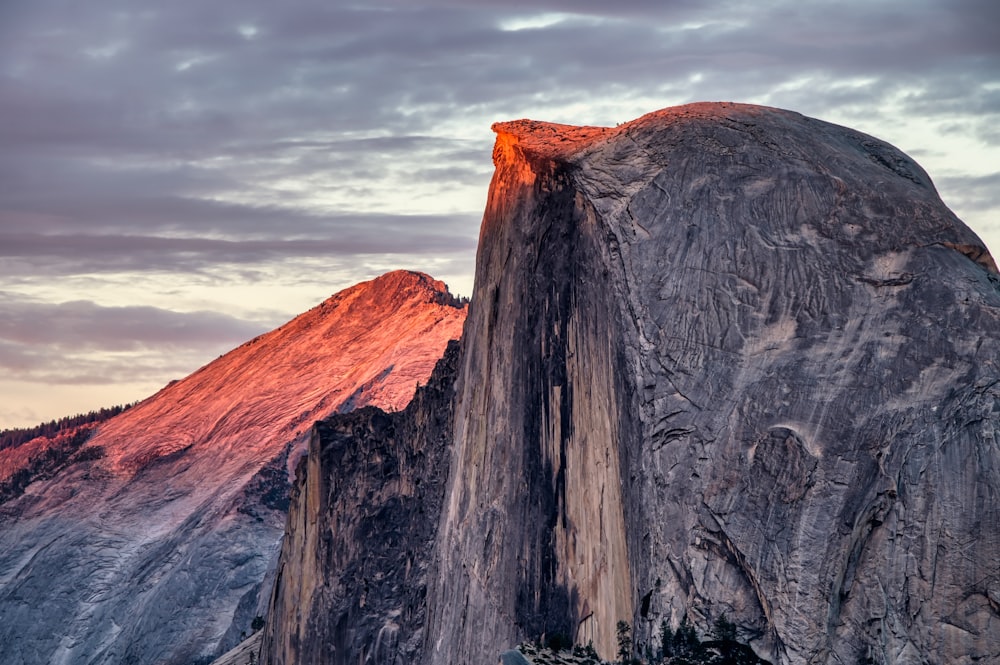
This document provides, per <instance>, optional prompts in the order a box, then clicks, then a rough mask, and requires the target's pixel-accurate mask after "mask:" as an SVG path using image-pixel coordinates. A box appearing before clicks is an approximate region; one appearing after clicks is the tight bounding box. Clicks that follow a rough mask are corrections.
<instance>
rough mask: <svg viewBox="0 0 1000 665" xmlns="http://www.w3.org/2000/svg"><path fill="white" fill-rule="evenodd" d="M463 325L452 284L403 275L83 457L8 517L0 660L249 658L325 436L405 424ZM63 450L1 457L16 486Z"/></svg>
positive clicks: (0, 530) (135, 412) (385, 279)
mask: <svg viewBox="0 0 1000 665" xmlns="http://www.w3.org/2000/svg"><path fill="white" fill-rule="evenodd" d="M465 311H466V310H465V308H464V307H462V306H460V304H459V303H457V302H456V301H455V300H454V298H453V297H452V296H451V295H450V294H449V293H448V292H447V289H446V287H445V286H444V284H442V283H441V282H436V281H434V280H432V279H431V278H429V277H428V276H426V275H422V274H419V273H413V272H405V271H399V272H393V273H389V274H387V275H384V276H382V277H379V278H378V279H375V280H373V281H370V282H366V283H363V284H359V285H357V286H355V287H352V288H350V289H347V290H345V291H342V292H340V293H338V294H336V295H334V296H333V297H331V298H330V299H329V300H327V301H325V302H324V303H322V304H321V305H319V306H317V307H315V308H313V309H312V310H310V311H309V312H307V313H305V314H303V315H301V316H299V317H297V318H295V319H294V320H292V321H290V322H289V323H287V324H285V325H284V326H282V327H281V328H278V329H277V330H275V331H273V332H270V333H268V334H265V335H262V336H260V337H258V338H256V339H254V340H251V341H249V342H247V343H246V344H244V345H242V346H240V347H239V348H237V349H235V350H234V351H232V352H230V353H228V354H226V355H224V356H222V357H221V358H219V359H218V360H216V361H214V362H212V363H210V364H208V365H206V366H205V367H203V368H202V369H200V370H198V371H197V372H195V373H194V374H192V375H191V376H189V377H187V378H186V379H183V380H181V381H177V382H173V383H171V384H170V385H169V386H167V387H166V388H164V389H163V390H162V391H160V392H159V393H158V394H156V395H155V396H153V397H151V398H149V399H148V400H146V401H144V402H142V403H141V404H139V405H137V406H135V407H133V408H131V409H129V410H128V411H126V412H124V413H122V414H120V415H118V416H116V417H114V418H113V419H111V420H109V421H107V422H105V423H102V424H100V425H99V426H98V427H97V430H96V432H95V433H94V435H93V436H92V437H91V438H90V439H89V440H87V442H86V443H85V444H83V446H82V448H81V447H77V448H73V449H72V450H69V448H67V450H68V451H69V453H72V454H71V455H69V454H68V458H67V459H65V460H61V461H60V465H61V466H60V467H59V470H58V472H57V473H55V475H51V473H49V472H48V471H46V473H43V474H40V475H39V476H38V477H37V478H35V481H34V482H33V483H31V484H30V485H28V487H27V488H26V490H25V491H24V494H23V495H21V496H19V497H16V498H13V499H11V500H8V501H7V502H6V503H4V504H3V505H0V617H2V620H0V654H2V658H0V660H2V661H3V663H5V664H8V665H22V664H25V665H28V664H39V665H41V664H49V663H66V664H90V663H93V664H97V663H100V664H102V665H103V664H109V663H163V664H177V665H190V664H191V663H199V662H200V663H206V662H209V661H211V660H212V658H213V657H214V656H216V655H218V654H220V653H222V652H223V651H226V650H227V649H229V648H230V647H232V646H233V645H235V644H236V642H237V641H238V640H239V638H240V634H241V632H247V633H249V632H250V629H251V623H252V621H253V619H254V618H255V617H256V616H258V615H262V614H264V613H265V612H266V607H267V601H268V590H269V589H270V582H269V581H268V582H267V583H266V584H265V574H266V572H267V571H268V570H269V568H271V569H273V566H274V564H275V562H276V558H277V553H278V547H279V544H280V543H279V541H280V537H281V534H282V531H283V528H284V524H285V517H286V511H287V492H288V488H289V469H290V468H291V467H294V465H295V464H296V463H297V461H298V459H299V457H300V456H301V454H302V452H303V449H304V447H305V445H306V442H307V439H308V434H309V431H310V428H311V427H312V424H313V422H314V421H316V420H317V419H320V418H324V417H326V416H329V415H330V414H331V413H334V412H338V411H341V412H343V411H350V410H352V409H354V408H360V407H363V406H365V405H369V404H372V405H377V406H380V407H382V408H384V409H388V410H399V409H402V408H403V407H405V406H406V404H407V403H408V402H409V401H410V399H411V397H412V395H413V392H414V388H415V387H416V385H417V384H418V383H425V382H426V381H427V379H428V377H429V375H430V372H431V369H432V368H433V366H434V364H435V362H436V361H437V360H438V358H439V357H440V356H441V354H442V352H443V351H444V348H445V346H446V345H447V342H448V340H450V339H454V338H457V337H458V336H459V335H460V333H461V328H462V324H463V321H464V318H465ZM64 438H65V437H64ZM61 441H62V440H61V439H57V440H54V442H46V441H35V442H30V444H23V446H19V447H18V448H11V449H6V450H3V451H0V469H5V475H10V474H9V473H7V472H10V471H11V470H10V469H7V466H11V465H8V464H6V463H5V460H8V458H9V460H10V461H11V464H13V465H14V466H17V465H20V467H19V468H28V467H31V468H36V467H37V468H41V467H40V466H39V465H38V464H34V466H33V467H32V463H31V460H32V459H37V458H38V455H40V454H43V453H44V452H45V450H44V448H45V447H46V446H49V448H51V447H52V446H53V445H57V444H58V445H62V446H63V447H65V445H64V444H63V443H60V442H61ZM39 450H41V452H40V453H39V452H38V451H39ZM25 451H29V452H30V455H29V454H28V452H25ZM32 451H33V452H32ZM36 453H37V454H36ZM22 458H24V459H22ZM50 466H51V465H50ZM49 470H51V469H49ZM14 471H16V469H14ZM262 587H263V589H264V592H263V594H262V593H261V589H262Z"/></svg>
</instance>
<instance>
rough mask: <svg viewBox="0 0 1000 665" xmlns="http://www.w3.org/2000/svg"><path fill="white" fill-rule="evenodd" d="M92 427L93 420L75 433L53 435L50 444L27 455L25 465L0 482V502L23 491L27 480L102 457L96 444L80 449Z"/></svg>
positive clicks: (33, 480)
mask: <svg viewBox="0 0 1000 665" xmlns="http://www.w3.org/2000/svg"><path fill="white" fill-rule="evenodd" d="M95 427H96V424H94V423H90V424H88V425H82V426H80V427H78V428H77V429H76V431H75V432H72V433H66V435H65V436H61V437H55V438H53V439H52V443H51V445H49V446H47V447H46V448H45V449H44V450H42V451H40V452H39V453H38V454H37V455H35V456H33V457H31V458H29V459H28V462H27V464H25V465H24V466H22V467H21V468H20V469H18V470H17V471H15V472H14V473H12V474H11V475H10V476H9V477H8V478H6V479H5V480H3V481H0V504H3V503H6V502H7V501H10V500H11V499H16V498H17V497H19V496H21V495H22V494H24V490H25V489H26V488H27V487H28V485H30V484H31V483H33V482H35V481H36V480H44V479H46V478H51V477H52V476H54V475H55V474H56V473H58V472H59V471H60V470H62V469H64V468H65V467H67V466H69V465H70V464H76V463H77V462H86V461H88V460H95V459H100V458H101V457H103V456H104V449H103V448H101V447H100V446H91V447H88V448H83V444H85V443H86V442H87V440H88V439H89V438H90V435H91V434H93V433H94V428H95ZM81 448H83V449H82V450H81Z"/></svg>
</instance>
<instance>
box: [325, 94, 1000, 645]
mask: <svg viewBox="0 0 1000 665" xmlns="http://www.w3.org/2000/svg"><path fill="white" fill-rule="evenodd" d="M494 129H495V131H496V132H497V144H496V148H495V151H494V159H495V162H496V167H497V170H496V174H495V176H494V180H493V183H492V185H491V190H490V198H489V202H488V204H487V210H486V214H485V218H484V220H483V227H482V232H481V238H480V248H479V256H478V264H477V274H476V287H475V293H474V296H473V305H472V310H471V312H470V316H469V320H468V321H467V324H466V329H465V333H464V337H463V356H462V361H461V367H460V372H459V376H458V379H457V384H456V398H455V404H454V413H455V416H454V417H455V426H454V427H455V432H454V449H453V452H452V460H451V469H450V475H449V479H448V487H447V493H446V496H445V503H444V509H443V513H442V516H441V521H440V533H439V534H438V537H437V555H436V556H437V566H438V569H437V573H436V575H435V577H434V578H433V579H432V581H431V584H430V587H429V595H428V612H429V623H428V627H427V632H426V637H427V640H426V652H425V661H426V662H430V663H437V664H441V665H444V664H445V663H458V662H461V663H487V662H495V660H496V658H497V654H498V653H499V652H501V651H503V650H504V649H507V648H510V647H511V646H513V645H515V644H517V643H518V642H519V641H521V640H523V639H525V638H531V637H535V636H538V635H540V634H543V633H548V634H552V633H554V632H563V633H567V634H570V635H573V636H575V638H576V640H577V641H578V642H583V643H586V642H587V641H590V640H592V641H593V643H594V645H595V646H596V647H597V649H598V650H599V651H600V652H601V653H602V655H603V656H604V657H606V658H608V657H611V656H613V654H614V650H615V649H614V635H613V631H614V626H615V623H616V621H618V620H620V619H624V620H628V621H630V622H632V623H633V625H634V626H635V639H636V642H639V643H647V642H649V641H650V640H651V639H653V638H654V637H655V634H656V633H657V632H658V626H659V623H660V621H661V620H662V619H666V620H667V621H668V622H670V623H672V624H673V625H675V626H676V625H677V624H678V622H679V621H680V620H681V618H682V617H683V616H684V615H685V614H686V615H687V616H688V617H689V618H690V619H691V620H692V621H693V623H694V624H695V625H696V626H697V627H698V628H699V629H700V630H702V631H705V630H707V628H708V627H709V626H710V625H711V623H712V621H713V620H714V619H715V618H716V617H718V616H719V615H721V614H722V613H723V612H724V613H725V614H726V615H727V617H729V618H730V619H732V620H734V621H735V622H736V623H737V624H738V626H739V628H740V634H741V636H742V637H743V638H744V639H748V640H751V641H752V644H753V646H754V648H755V649H756V650H757V651H758V653H760V654H761V655H762V656H764V657H766V658H768V659H770V660H772V661H773V662H776V663H830V664H833V663H852V664H853V663H856V662H859V660H860V659H864V658H871V659H873V662H886V663H923V662H941V663H943V662H948V663H972V662H976V661H977V659H978V660H979V661H980V662H983V661H984V660H996V659H998V658H1000V558H998V557H997V556H996V552H997V551H998V547H1000V497H998V492H1000V440H998V422H1000V338H998V333H997V331H998V330H1000V289H998V284H1000V282H998V279H997V276H996V267H995V265H994V263H993V260H992V258H991V257H990V256H989V254H988V252H987V251H986V249H985V248H984V246H983V244H982V242H981V241H980V240H979V239H978V238H977V237H976V235H975V234H974V233H973V232H972V231H970V230H969V229H968V228H967V227H966V226H965V225H964V224H963V223H962V222H961V221H960V220H958V219H957V218H956V217H955V216H954V214H952V213H951V211H949V210H948V209H947V208H946V207H945V206H944V205H943V203H942V202H941V201H940V199H939V198H938V196H937V194H936V192H935V190H934V187H933V185H932V183H931V181H930V179H929V178H928V177H927V175H926V174H925V173H924V171H923V170H922V169H921V168H920V167H919V166H918V165H917V164H915V163H914V162H913V161H912V160H910V159H909V158H908V157H907V156H906V155H904V154H902V153H901V152H899V151H898V150H897V149H895V148H893V147H892V146H890V145H888V144H886V143H884V142H882V141H879V140H877V139H874V138H872V137H869V136H866V135H863V134H860V133H858V132H855V131H852V130H850V129H846V128H843V127H838V126H835V125H831V124H828V123H824V122H821V121H818V120H813V119H809V118H805V117H803V116H801V115H798V114H795V113H791V112H786V111H780V110H777V109H770V108H761V107H753V106H744V105H734V104H698V105H691V106H685V107H678V108H672V109H666V110H663V111H659V112H656V113H653V114H650V115H647V116H644V117H642V118H640V119H638V120H636V121H634V122H631V123H627V124H625V125H622V126H619V127H617V128H614V129H605V128H573V127H565V126H559V125H552V124H547V123H538V122H533V121H516V122H510V123H500V124H498V125H495V126H494ZM337 662H341V661H337ZM344 662H346V661H344ZM379 662H381V661H379Z"/></svg>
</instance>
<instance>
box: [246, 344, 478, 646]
mask: <svg viewBox="0 0 1000 665" xmlns="http://www.w3.org/2000/svg"><path fill="white" fill-rule="evenodd" d="M457 359H458V343H457V342H452V343H451V344H450V345H449V347H448V349H447V351H446V352H445V355H444V357H443V358H442V359H441V360H440V361H439V362H438V365H437V367H436V368H435V371H434V373H433V375H432V376H431V379H430V381H429V382H428V384H427V385H426V386H423V387H421V388H418V390H417V393H416V396H415V397H414V399H413V401H412V402H411V403H410V404H409V406H408V407H407V408H406V409H405V410H404V411H397V412H393V413H386V412H384V411H382V410H380V409H377V408H375V407H367V408H364V409H359V410H357V411H353V412H351V413H349V414H343V415H338V416H335V417H333V418H331V419H329V420H327V421H324V422H321V423H317V424H316V425H315V427H314V428H313V431H312V436H311V439H310V444H309V454H308V457H307V458H306V459H304V460H302V462H301V464H300V467H299V470H298V473H297V480H296V484H295V487H294V488H293V491H292V502H291V509H290V511H289V516H288V526H287V528H286V531H285V538H284V541H283V542H282V549H281V556H280V558H279V561H278V570H277V577H276V581H275V585H274V591H273V592H272V595H271V604H270V607H269V609H268V617H269V618H268V621H267V624H266V626H265V629H264V644H263V649H262V650H263V652H264V653H265V654H268V658H267V659H266V660H265V661H264V662H268V663H273V664H278V663H280V664H283V665H313V664H320V663H347V662H351V663H356V662H365V663H378V664H385V665H394V664H396V663H399V664H403V663H412V662H417V661H419V657H420V653H421V648H422V638H423V628H424V626H425V624H426V602H425V597H426V585H427V572H428V567H429V566H428V564H429V562H430V560H431V556H432V553H433V547H434V536H435V535H436V533H437V528H436V527H437V521H436V519H433V516H436V515H439V514H440V512H441V502H442V499H443V495H444V483H445V480H446V479H447V473H448V451H449V447H450V444H451V425H452V413H451V408H450V405H451V402H452V396H453V394H454V393H453V390H452V385H453V383H454V380H455V371H456V366H457Z"/></svg>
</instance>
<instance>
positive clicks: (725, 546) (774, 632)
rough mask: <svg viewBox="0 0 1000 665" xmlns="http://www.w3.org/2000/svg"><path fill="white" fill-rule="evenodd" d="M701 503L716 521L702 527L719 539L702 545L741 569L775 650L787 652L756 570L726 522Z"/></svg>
mask: <svg viewBox="0 0 1000 665" xmlns="http://www.w3.org/2000/svg"><path fill="white" fill-rule="evenodd" d="M701 505H702V508H703V511H704V512H703V514H707V515H708V516H709V517H710V518H711V519H712V521H713V522H714V528H713V526H711V525H707V524H704V522H702V527H703V528H704V529H705V531H706V533H707V534H709V535H711V536H712V537H714V538H716V539H717V541H715V540H711V539H709V538H706V539H705V540H703V541H702V543H703V545H702V546H703V547H704V548H706V549H708V550H709V551H711V552H713V553H714V554H715V555H716V556H719V557H721V558H723V559H725V560H726V561H728V562H729V563H730V564H731V565H732V566H734V567H735V568H736V569H737V570H738V571H740V573H741V574H742V575H743V578H744V579H745V580H746V581H747V582H748V583H749V585H750V588H751V589H753V592H754V595H755V597H756V599H757V603H758V605H759V609H760V612H761V615H762V616H763V617H764V621H765V622H766V625H765V629H764V630H765V632H766V633H767V634H768V636H769V637H770V638H771V639H772V640H773V641H774V645H775V650H776V651H779V652H781V653H786V652H787V650H786V647H785V643H784V640H783V639H782V638H781V636H780V635H779V634H778V629H777V627H776V626H775V625H774V616H773V612H772V610H771V604H770V602H769V601H768V599H767V596H766V594H765V593H764V589H763V587H762V586H761V583H760V580H759V579H758V578H757V573H756V571H754V569H753V567H752V566H751V565H750V563H749V562H748V561H747V558H746V555H745V554H744V553H743V552H742V551H741V550H740V548H739V547H737V545H736V543H735V542H733V540H732V539H731V538H730V537H729V534H727V533H726V531H725V524H724V523H723V521H722V520H721V519H720V518H719V516H718V515H717V514H716V513H715V512H714V511H713V510H712V509H711V507H710V506H709V505H708V504H706V503H705V502H704V500H703V501H702V504H701Z"/></svg>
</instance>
